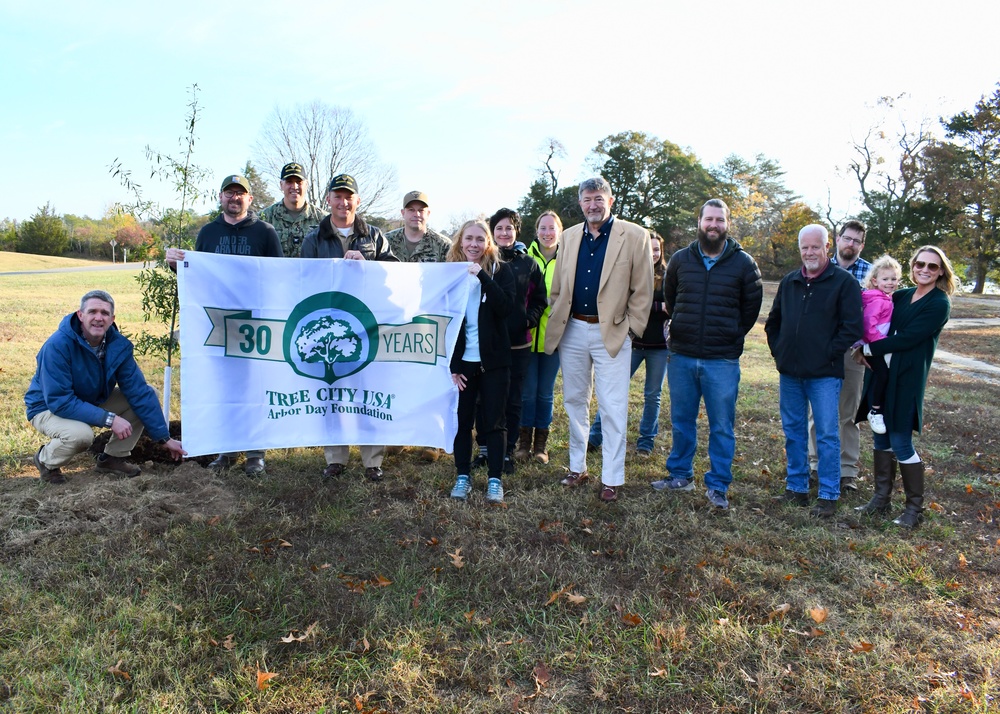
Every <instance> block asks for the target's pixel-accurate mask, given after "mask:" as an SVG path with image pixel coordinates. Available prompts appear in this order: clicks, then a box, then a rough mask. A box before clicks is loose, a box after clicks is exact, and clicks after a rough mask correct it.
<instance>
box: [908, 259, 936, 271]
mask: <svg viewBox="0 0 1000 714" xmlns="http://www.w3.org/2000/svg"><path fill="white" fill-rule="evenodd" d="M913 267H914V268H916V269H917V270H923V269H924V268H927V270H937V269H939V268H940V267H941V264H940V263H925V262H924V261H922V260H914V261H913Z"/></svg>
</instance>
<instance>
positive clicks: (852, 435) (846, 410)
mask: <svg viewBox="0 0 1000 714" xmlns="http://www.w3.org/2000/svg"><path fill="white" fill-rule="evenodd" d="M864 383H865V366H864V365H863V364H858V363H857V362H855V361H854V358H853V357H851V351H850V350H847V352H846V353H845V354H844V384H843V386H841V388H840V408H839V411H840V477H841V478H857V477H858V459H859V458H861V430H860V429H859V428H858V425H857V424H855V423H854V417H855V416H856V415H857V412H858V405H860V404H861V390H862V388H863V387H864ZM817 463H819V459H818V458H817V456H816V427H815V425H814V424H813V419H812V412H810V413H809V468H810V469H811V470H813V471H815V470H816V464H817Z"/></svg>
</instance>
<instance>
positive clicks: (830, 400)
mask: <svg viewBox="0 0 1000 714" xmlns="http://www.w3.org/2000/svg"><path fill="white" fill-rule="evenodd" d="M843 382H844V380H842V379H838V378H837V377H815V378H811V379H810V378H806V379H803V378H800V377H789V376H788V375H785V374H782V375H780V376H779V380H778V385H779V386H778V399H779V402H780V411H781V428H782V429H783V430H784V432H785V459H786V461H787V462H788V470H787V477H786V479H785V483H786V484H787V488H788V490H789V491H795V492H796V493H809V408H810V407H812V414H813V423H814V424H815V425H816V455H817V457H818V458H819V461H818V462H817V465H816V473H817V475H818V477H819V497H820V498H824V499H827V500H830V501H836V500H837V499H838V498H840V423H839V422H840V387H841V385H842V384H843ZM875 448H876V449H877V448H878V446H876V447H875Z"/></svg>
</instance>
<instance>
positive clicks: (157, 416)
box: [24, 290, 187, 483]
mask: <svg viewBox="0 0 1000 714" xmlns="http://www.w3.org/2000/svg"><path fill="white" fill-rule="evenodd" d="M114 322H115V301H114V298H112V297H111V295H109V294H108V293H106V292H104V291H103V290H91V291H90V292H89V293H87V294H86V295H84V296H83V297H82V298H81V299H80V309H79V310H78V311H77V312H75V313H71V314H69V315H67V316H66V317H64V318H63V320H62V322H61V323H60V324H59V329H58V330H56V332H55V334H53V335H52V336H51V337H50V338H49V339H48V340H46V341H45V344H44V345H42V349H41V350H39V352H38V357H37V361H38V368H37V370H36V371H35V376H34V377H32V379H31V386H29V387H28V393H27V394H25V395H24V403H25V405H26V406H27V413H28V421H30V422H31V425H32V426H33V427H35V428H36V429H38V431H40V432H42V433H43V434H45V435H46V436H47V437H49V438H50V439H52V440H51V441H50V442H49V443H48V444H46V445H45V446H43V447H42V448H40V449H39V450H38V453H37V454H35V466H37V467H38V471H39V473H40V474H41V477H42V480H43V481H47V482H48V483H65V482H66V477H65V476H63V475H62V473H61V471H60V470H59V467H60V466H62V465H63V464H65V463H66V462H67V461H69V460H70V459H71V458H73V457H74V456H75V455H76V454H79V453H80V452H81V451H86V450H87V449H89V448H90V445H91V444H92V443H93V442H94V430H93V429H92V427H95V426H96V427H108V428H110V429H111V431H112V432H113V434H114V436H113V437H112V438H111V440H110V441H108V444H107V446H106V447H104V453H103V454H101V455H100V456H98V457H97V470H98V471H109V472H110V471H116V472H118V473H122V474H125V475H126V476H128V477H129V478H131V477H133V476H138V475H139V473H140V469H139V467H138V466H136V465H135V464H131V463H129V462H128V461H126V458H127V457H128V456H129V455H130V454H131V453H132V449H133V448H134V447H135V444H136V442H137V441H138V440H139V437H140V436H141V435H142V432H143V429H149V435H150V437H152V438H153V439H155V440H156V441H158V442H159V443H160V444H162V445H163V446H164V448H166V449H167V451H169V452H170V455H171V456H172V457H173V458H174V460H179V459H180V458H181V457H182V456H186V455H187V452H186V451H184V447H183V446H181V442H179V441H177V440H176V439H171V438H170V431H169V429H168V428H167V423H166V420H165V419H164V418H163V412H162V411H160V404H159V399H158V398H157V396H156V392H155V391H154V390H153V388H152V387H151V386H149V384H147V383H146V378H145V377H144V376H143V374H142V370H141V369H139V365H138V364H136V361H135V356H134V355H133V352H132V343H131V342H129V341H128V339H127V338H126V337H125V336H124V335H122V333H121V332H119V331H118V328H117V327H116V326H115V324H114Z"/></svg>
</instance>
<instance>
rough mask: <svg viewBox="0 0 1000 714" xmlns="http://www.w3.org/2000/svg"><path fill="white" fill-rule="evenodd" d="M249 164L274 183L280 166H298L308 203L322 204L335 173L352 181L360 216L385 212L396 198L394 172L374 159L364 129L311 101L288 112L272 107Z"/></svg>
mask: <svg viewBox="0 0 1000 714" xmlns="http://www.w3.org/2000/svg"><path fill="white" fill-rule="evenodd" d="M253 152H254V163H256V164H257V165H258V166H261V167H262V169H263V171H264V172H265V173H267V174H268V175H269V176H270V177H271V178H273V179H274V181H275V183H277V181H278V176H279V175H280V173H281V167H282V166H284V165H285V164H287V163H288V162H290V161H296V162H298V163H300V164H302V166H303V168H304V169H305V170H306V174H307V176H306V178H307V179H308V180H309V196H308V199H309V202H310V203H315V204H319V205H323V198H324V196H325V193H326V187H327V184H329V182H330V179H332V178H333V177H334V176H336V175H337V174H340V173H347V174H350V175H351V176H353V177H354V178H355V179H357V182H358V187H359V188H360V190H361V207H360V209H359V210H360V211H361V213H365V214H369V213H379V212H381V211H385V210H387V208H388V207H389V206H391V205H392V204H393V203H394V199H395V198H396V197H395V196H394V194H393V192H394V191H395V186H396V170H395V168H394V167H393V166H391V165H390V164H386V163H383V162H382V161H380V160H379V158H378V152H377V151H376V149H375V145H374V144H373V143H372V141H371V140H370V139H369V138H368V129H367V128H366V127H365V124H364V122H363V121H362V120H361V119H360V118H358V117H357V116H356V115H355V114H354V112H352V111H351V110H350V109H348V108H346V107H339V106H334V105H332V104H326V103H325V102H321V101H319V100H315V101H313V102H310V103H308V104H297V105H295V106H294V107H292V108H291V109H285V108H282V107H275V108H274V111H273V112H271V115H270V116H269V117H268V118H267V119H266V120H265V121H264V125H263V127H261V130H260V133H259V134H258V136H257V141H256V143H255V144H254V147H253Z"/></svg>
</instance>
